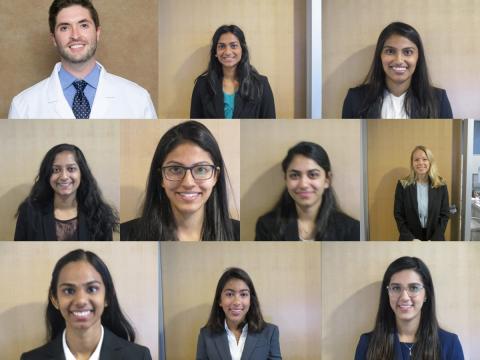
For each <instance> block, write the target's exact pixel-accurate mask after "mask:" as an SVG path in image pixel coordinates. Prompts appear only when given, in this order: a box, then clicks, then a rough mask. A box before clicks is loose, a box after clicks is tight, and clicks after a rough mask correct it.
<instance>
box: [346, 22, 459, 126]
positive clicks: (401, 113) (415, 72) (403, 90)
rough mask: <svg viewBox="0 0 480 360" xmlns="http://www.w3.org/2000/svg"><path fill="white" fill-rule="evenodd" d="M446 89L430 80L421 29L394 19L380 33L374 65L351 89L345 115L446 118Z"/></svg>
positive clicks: (447, 115) (449, 113)
mask: <svg viewBox="0 0 480 360" xmlns="http://www.w3.org/2000/svg"><path fill="white" fill-rule="evenodd" d="M452 117H453V115H452V109H451V107H450V102H449V101H448V97H447V93H446V91H445V90H443V89H439V88H435V87H433V86H432V84H431V82H430V77H429V75H428V69H427V61H426V58H425V51H424V49H423V44H422V40H421V38H420V35H419V33H418V32H417V30H415V29H414V28H413V27H412V26H410V25H408V24H405V23H402V22H393V23H391V24H389V25H388V26H387V27H386V28H385V29H383V31H382V32H381V33H380V36H379V38H378V41H377V46H376V48H375V54H374V56H373V61H372V65H371V67H370V70H369V72H368V74H367V77H366V78H365V80H364V81H363V84H362V85H361V86H358V87H356V88H352V89H350V90H348V94H347V97H346V98H345V101H344V103H343V111H342V118H382V119H386V118H390V119H392V118H393V119H406V118H422V119H423V118H434V119H435V118H447V119H451V118H452Z"/></svg>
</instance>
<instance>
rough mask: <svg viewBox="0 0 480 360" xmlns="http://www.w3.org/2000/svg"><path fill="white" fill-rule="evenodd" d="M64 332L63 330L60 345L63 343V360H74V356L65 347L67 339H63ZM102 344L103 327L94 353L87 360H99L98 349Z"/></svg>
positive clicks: (66, 346)
mask: <svg viewBox="0 0 480 360" xmlns="http://www.w3.org/2000/svg"><path fill="white" fill-rule="evenodd" d="M65 331H66V329H65V330H63V336H62V343H63V353H64V354H65V360H76V359H75V356H73V354H72V352H71V351H70V349H69V348H68V345H67V339H66V337H65ZM102 343H103V326H102V334H101V335H100V341H99V342H98V345H97V347H96V348H95V351H94V352H93V354H92V355H91V356H90V358H89V360H100V349H101V348H102Z"/></svg>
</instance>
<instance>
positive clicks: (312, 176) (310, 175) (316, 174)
mask: <svg viewBox="0 0 480 360" xmlns="http://www.w3.org/2000/svg"><path fill="white" fill-rule="evenodd" d="M319 177H320V171H317V170H312V171H309V172H308V178H309V179H318V178H319Z"/></svg>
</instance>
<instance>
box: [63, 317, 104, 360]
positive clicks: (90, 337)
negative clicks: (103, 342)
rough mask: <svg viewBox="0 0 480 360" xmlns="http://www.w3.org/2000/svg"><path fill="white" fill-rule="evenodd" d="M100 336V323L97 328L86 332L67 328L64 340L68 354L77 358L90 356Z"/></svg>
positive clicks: (91, 328) (94, 327) (93, 327)
mask: <svg viewBox="0 0 480 360" xmlns="http://www.w3.org/2000/svg"><path fill="white" fill-rule="evenodd" d="M101 336H102V328H101V326H100V323H99V324H98V326H92V327H90V328H89V329H86V330H77V329H71V328H67V330H66V333H65V338H66V341H67V345H68V348H69V349H70V352H71V353H72V354H73V355H75V357H79V355H80V356H81V355H88V356H90V355H92V354H93V352H94V351H95V348H96V347H97V345H98V343H99V342H100V337H101Z"/></svg>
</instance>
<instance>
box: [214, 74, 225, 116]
mask: <svg viewBox="0 0 480 360" xmlns="http://www.w3.org/2000/svg"><path fill="white" fill-rule="evenodd" d="M215 90H216V94H215V97H214V99H213V101H214V104H213V105H214V107H215V115H216V117H217V118H221V119H223V118H224V117H225V110H224V108H223V83H222V79H221V78H219V79H218V84H217V87H216V89H215Z"/></svg>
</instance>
